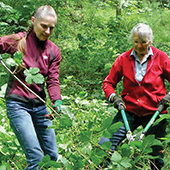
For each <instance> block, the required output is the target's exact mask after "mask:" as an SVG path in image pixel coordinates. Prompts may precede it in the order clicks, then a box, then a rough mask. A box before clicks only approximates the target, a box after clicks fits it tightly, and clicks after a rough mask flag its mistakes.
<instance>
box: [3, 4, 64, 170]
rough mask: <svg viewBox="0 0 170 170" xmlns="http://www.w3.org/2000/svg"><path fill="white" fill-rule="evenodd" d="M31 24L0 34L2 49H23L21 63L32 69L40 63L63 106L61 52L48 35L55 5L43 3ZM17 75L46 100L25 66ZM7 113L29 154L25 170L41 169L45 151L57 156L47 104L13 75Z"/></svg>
mask: <svg viewBox="0 0 170 170" xmlns="http://www.w3.org/2000/svg"><path fill="white" fill-rule="evenodd" d="M31 22H32V25H31V27H30V29H29V30H28V31H27V32H20V33H17V34H13V35H8V36H4V37H1V38H0V51H1V53H10V54H14V53H15V52H16V51H21V52H22V53H23V63H22V65H23V66H24V67H25V68H27V69H29V68H31V67H37V68H39V69H40V73H41V74H42V75H43V76H44V78H45V79H46V84H47V90H48V93H49V96H50V99H51V101H52V102H53V103H54V107H56V106H58V107H59V108H60V104H61V94H60V87H59V79H58V78H59V66H60V61H61V54H60V50H59V48H58V47H57V46H56V45H55V44H54V43H53V42H51V41H50V40H49V39H48V38H49V36H50V35H51V34H52V32H53V29H54V27H55V25H56V22H57V15H56V13H55V11H54V9H53V8H52V7H51V6H49V5H45V6H41V7H39V8H38V9H37V10H36V11H35V14H34V15H33V16H32V17H31ZM16 76H17V77H18V78H19V79H20V80H21V81H22V82H24V83H25V84H26V85H27V86H28V87H29V88H30V89H31V90H32V91H34V92H35V93H36V94H37V95H39V96H40V97H41V98H42V99H44V100H45V98H46V96H45V91H44V85H42V84H35V83H33V84H27V83H26V81H25V75H24V73H23V70H19V71H17V73H16ZM6 106H7V115H8V118H9V120H10V125H11V127H12V129H13V131H14V132H15V134H16V136H17V138H18V141H19V142H20V145H21V147H22V149H23V151H24V153H25V155H26V158H27V163H28V165H27V167H26V170H36V169H38V163H39V162H40V161H41V160H42V158H43V156H44V155H49V156H50V158H51V160H53V161H56V160H57V158H58V151H57V144H56V136H55V132H54V129H52V128H49V126H51V125H52V122H51V120H49V119H47V118H46V115H49V112H48V110H47V107H46V106H45V104H44V103H43V102H42V101H40V100H39V99H38V98H37V97H36V96H35V95H34V94H32V93H30V91H28V90H27V89H26V88H24V87H23V86H22V85H21V84H20V83H19V82H18V81H17V80H16V79H14V78H13V77H11V78H10V81H9V83H8V88H7V91H6Z"/></svg>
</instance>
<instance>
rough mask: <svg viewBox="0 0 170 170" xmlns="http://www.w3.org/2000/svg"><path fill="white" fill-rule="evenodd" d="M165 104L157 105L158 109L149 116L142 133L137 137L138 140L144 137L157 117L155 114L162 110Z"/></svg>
mask: <svg viewBox="0 0 170 170" xmlns="http://www.w3.org/2000/svg"><path fill="white" fill-rule="evenodd" d="M164 108H165V106H164V105H163V104H161V105H159V107H158V109H157V110H156V112H155V113H154V115H153V116H152V117H151V119H150V121H149V122H148V124H147V125H146V126H145V128H144V130H143V132H142V134H141V135H140V137H139V139H138V140H139V141H141V140H142V138H143V137H144V135H145V134H146V132H147V131H148V129H149V128H150V127H151V126H152V125H153V123H154V121H155V119H156V118H157V116H158V115H159V113H160V112H162V111H163V110H164Z"/></svg>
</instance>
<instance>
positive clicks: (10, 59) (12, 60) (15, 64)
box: [6, 58, 17, 67]
mask: <svg viewBox="0 0 170 170" xmlns="http://www.w3.org/2000/svg"><path fill="white" fill-rule="evenodd" d="M6 64H7V65H8V66H12V67H13V66H17V63H15V61H14V59H13V58H8V59H7V60H6Z"/></svg>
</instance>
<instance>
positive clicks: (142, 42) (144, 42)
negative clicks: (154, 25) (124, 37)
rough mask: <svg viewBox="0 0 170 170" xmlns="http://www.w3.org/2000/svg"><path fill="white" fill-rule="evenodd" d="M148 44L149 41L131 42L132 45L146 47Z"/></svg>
mask: <svg viewBox="0 0 170 170" xmlns="http://www.w3.org/2000/svg"><path fill="white" fill-rule="evenodd" d="M148 43H149V41H138V40H134V41H133V44H134V45H139V44H141V45H148Z"/></svg>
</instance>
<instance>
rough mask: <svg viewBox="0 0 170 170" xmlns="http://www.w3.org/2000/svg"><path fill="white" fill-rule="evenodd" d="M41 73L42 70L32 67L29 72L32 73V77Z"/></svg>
mask: <svg viewBox="0 0 170 170" xmlns="http://www.w3.org/2000/svg"><path fill="white" fill-rule="evenodd" d="M39 71H40V69H39V68H38V67H30V68H29V72H30V74H32V75H36V74H38V73H39Z"/></svg>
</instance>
